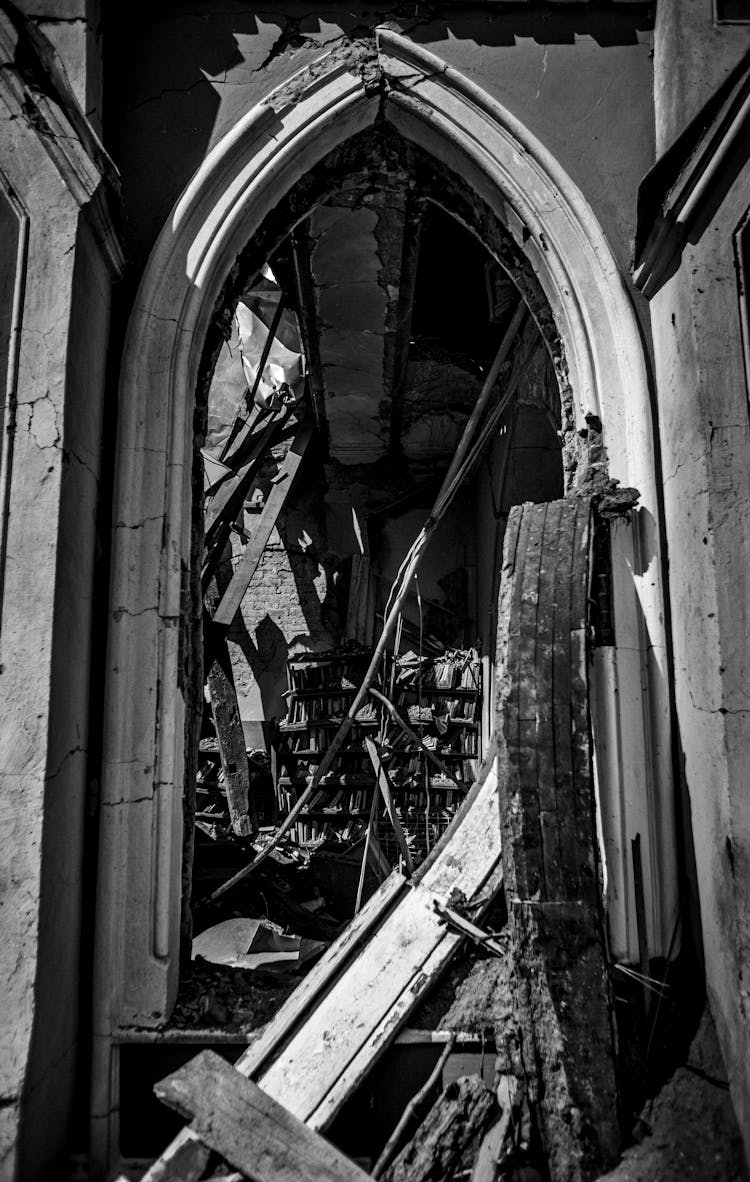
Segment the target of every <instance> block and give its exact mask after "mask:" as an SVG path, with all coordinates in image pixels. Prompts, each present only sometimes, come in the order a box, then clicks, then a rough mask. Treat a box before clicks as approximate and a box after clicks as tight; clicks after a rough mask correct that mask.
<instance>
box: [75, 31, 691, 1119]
mask: <svg viewBox="0 0 750 1182" xmlns="http://www.w3.org/2000/svg"><path fill="white" fill-rule="evenodd" d="M383 120H384V121H385V122H386V123H388V124H390V125H391V126H392V127H393V128H395V129H396V131H397V132H398V133H399V134H400V135H401V136H402V137H404V138H405V139H406V140H408V141H411V142H413V143H414V144H416V145H417V146H418V147H419V149H420V150H422V151H425V152H427V153H429V154H431V155H432V156H433V157H435V158H436V159H437V160H438V161H440V162H441V163H442V165H443V166H444V167H445V168H447V169H449V170H451V171H452V172H453V173H456V174H458V175H459V176H461V177H462V178H463V181H464V182H465V184H466V185H467V186H469V187H470V189H471V190H472V191H473V192H474V193H475V194H476V195H477V198H478V199H479V200H480V201H481V202H483V203H484V205H485V206H486V207H487V208H488V209H489V210H490V211H491V212H492V215H493V216H494V218H496V219H497V221H498V222H499V223H501V224H502V226H503V227H505V229H506V231H507V235H508V238H509V241H512V243H513V244H514V248H515V250H516V251H517V252H518V256H519V258H521V259H523V260H525V264H526V265H527V266H528V268H529V271H530V272H532V273H533V275H534V276H535V277H536V279H535V281H536V282H537V283H538V286H539V289H540V291H541V293H542V294H543V297H544V300H545V301H546V306H547V307H548V309H549V312H550V314H551V317H552V320H553V321H554V325H555V328H556V332H557V334H558V337H559V342H560V347H561V351H562V361H561V364H564V366H565V368H566V373H567V380H568V382H569V385H570V389H571V390H572V392H573V408H574V417H575V428H576V429H577V431H578V432H579V433H580V434H581V435H585V434H586V433H588V432H591V433H594V434H596V435H597V438H598V432H599V429H600V428H601V431H602V442H603V446H604V448H606V456H607V464H608V475H609V476H610V477H612V478H614V479H616V480H618V481H619V482H620V483H621V484H622V485H626V486H630V487H635V488H637V489H638V491H639V493H640V508H639V509H638V510H637V511H636V512H635V513H634V514H633V515H632V519H631V521H630V522H629V523H627V522H621V523H618V525H617V526H616V528H615V530H614V570H613V580H614V605H615V613H616V616H617V620H618V641H617V653H616V654H612V655H610V656H609V657H608V658H606V659H603V660H602V662H601V667H600V668H599V669H598V670H597V671H596V675H597V679H598V683H599V685H600V687H601V708H600V709H599V710H597V711H596V712H595V718H594V727H595V738H596V741H597V748H598V752H597V760H598V776H599V787H600V795H601V796H602V798H606V802H604V800H603V806H602V816H603V828H604V832H603V840H604V846H605V850H606V852H607V874H608V877H609V881H610V885H612V884H614V888H615V889H614V891H613V892H612V897H613V899H614V898H615V897H617V899H618V902H617V904H616V905H615V904H614V903H613V906H612V908H611V914H610V925H611V928H612V932H613V938H614V944H615V948H616V950H617V951H618V953H619V954H622V955H627V954H628V951H629V950H630V952H631V953H632V952H633V950H634V949H636V948H637V938H636V933H635V931H634V926H633V921H632V919H631V914H632V909H631V908H630V907H629V905H628V904H629V899H630V897H631V896H632V889H633V888H632V883H631V881H630V874H629V857H630V853H629V847H628V846H627V843H626V841H625V835H626V834H627V833H628V832H631V831H638V832H640V833H641V842H642V849H643V857H644V865H645V867H646V870H645V873H646V876H647V878H648V882H649V887H648V892H649V893H648V900H649V912H648V916H647V921H648V925H649V939H650V943H651V947H652V948H653V949H654V950H656V949H659V948H664V947H665V945H666V943H667V942H668V939H669V934H670V932H671V929H672V925H673V915H674V909H675V898H674V892H673V889H672V887H671V885H670V884H671V883H672V881H673V879H674V875H673V874H671V873H670V871H669V867H670V866H671V865H672V863H673V860H674V852H673V850H672V845H671V843H672V840H673V839H672V837H671V832H672V829H671V826H670V818H671V815H672V812H671V810H672V792H671V768H670V741H669V705H668V695H667V688H666V652H665V638H664V612H663V597H662V586H661V569H660V558H659V541H658V525H657V522H658V510H657V493H656V481H655V469H654V459H653V440H652V433H651V412H650V405H649V389H648V378H647V371H646V365H645V360H644V356H643V349H642V345H641V341H640V337H639V333H638V329H637V324H636V319H635V316H634V313H633V309H632V307H631V304H630V299H629V295H628V292H627V290H626V288H625V284H624V280H623V278H622V275H621V273H620V271H619V268H618V266H617V264H616V262H615V260H614V257H613V255H612V252H611V250H610V248H609V246H608V244H607V242H606V240H605V237H604V234H603V232H602V230H601V228H600V226H599V224H598V222H597V221H596V218H595V217H594V215H593V213H592V211H591V209H590V208H589V206H588V204H587V202H586V200H585V198H584V197H583V196H582V194H581V192H580V191H579V190H578V188H577V187H576V186H575V185H574V184H573V183H572V181H571V180H570V179H569V177H568V176H567V175H566V174H565V172H564V171H563V170H562V169H561V168H560V166H559V165H558V163H557V162H556V161H555V160H554V158H553V157H552V156H551V155H550V153H549V152H548V151H547V150H546V149H545V147H544V146H543V144H541V143H540V141H539V140H538V139H537V138H536V137H534V136H533V135H532V134H531V132H530V131H529V130H528V129H527V128H525V127H523V126H522V125H520V124H519V122H518V121H517V120H516V119H515V118H514V117H513V116H512V115H511V114H510V113H509V112H508V111H507V110H506V109H504V108H503V107H502V105H501V104H500V103H498V102H497V101H496V100H495V99H493V98H491V97H490V96H488V95H487V94H486V93H485V92H484V91H482V90H481V89H480V88H479V87H477V86H476V85H475V84H474V83H472V82H471V81H470V80H468V79H467V78H466V77H464V76H463V75H462V74H460V73H459V72H458V71H456V70H454V69H452V68H450V67H447V66H446V65H445V64H444V63H443V62H441V61H440V60H439V59H438V58H437V57H435V56H434V55H433V54H431V53H429V52H427V51H425V50H423V49H421V48H420V47H418V46H417V45H415V44H414V43H412V42H410V41H409V40H408V39H407V38H405V37H403V36H401V35H399V34H397V33H394V32H392V31H390V30H388V29H380V30H379V31H378V32H377V35H376V38H375V40H374V41H373V42H367V43H365V42H357V43H353V44H352V45H351V46H349V47H347V48H346V49H344V50H342V49H336V50H334V51H333V52H331V53H329V54H328V55H326V56H324V57H322V58H321V59H320V60H319V61H317V62H316V63H315V64H314V65H313V66H311V67H306V68H305V69H304V70H303V71H301V72H300V73H299V74H297V75H295V76H293V77H292V78H291V79H289V80H287V81H286V82H285V83H284V84H283V85H281V86H280V87H279V88H278V89H277V90H275V91H274V92H273V93H271V94H270V95H268V97H267V98H266V99H265V100H264V101H263V102H262V103H260V104H259V105H258V106H256V107H255V108H253V110H251V111H249V112H248V113H247V114H246V115H245V116H244V117H243V118H242V119H241V120H240V121H239V122H238V123H237V125H236V126H235V127H234V128H233V129H232V130H231V131H230V132H229V133H228V134H227V135H225V136H224V138H223V139H222V140H221V141H220V142H219V143H218V144H217V145H216V147H215V148H214V149H213V150H212V151H211V152H210V154H209V155H208V156H207V157H206V159H205V161H204V163H203V165H202V167H201V168H200V170H199V171H198V172H197V174H196V175H195V177H194V178H193V180H192V181H191V183H190V184H189V186H188V187H187V189H186V190H185V192H184V193H183V195H182V197H181V198H180V200H179V201H178V203H177V205H176V207H175V209H174V211H173V213H172V215H171V217H170V219H169V221H168V223H167V224H166V225H165V226H164V228H163V230H162V233H161V235H160V237H159V239H158V242H157V244H156V246H155V248H154V251H153V253H152V256H151V258H150V260H149V263H148V265H147V268H146V272H145V274H144V277H143V281H142V283H141V287H140V290H139V293H138V296H137V299H136V302H135V307H134V310H133V313H132V316H131V321H130V325H129V330H128V334H127V339H126V344H125V350H124V357H123V365H122V373H121V383H120V412H119V415H120V417H119V438H118V467H117V472H116V477H115V510H114V535H113V573H112V587H111V605H110V641H109V655H108V688H107V697H106V705H105V711H106V713H105V753H104V773H103V785H102V794H103V795H102V803H103V808H102V827H101V845H100V888H99V906H98V933H97V973H98V978H99V987H98V988H97V990H96V991H95V992H96V995H97V996H99V997H100V998H101V999H102V1001H101V1003H100V1006H99V1009H98V1012H97V1015H96V1030H95V1033H96V1035H97V1039H96V1046H97V1048H98V1057H97V1060H96V1063H95V1068H94V1077H95V1090H96V1091H97V1094H96V1095H95V1097H94V1103H95V1108H96V1110H97V1111H101V1112H106V1111H108V1106H107V1098H106V1092H107V1088H108V1086H109V1084H108V1082H107V1081H109V1080H110V1079H111V1067H110V1060H109V1055H110V1049H111V1043H112V1039H113V1037H114V1034H115V1032H116V1031H117V1029H118V1028H120V1027H122V1026H125V1025H134V1024H135V1025H155V1024H158V1023H159V1022H160V1021H162V1020H163V1019H164V1016H165V1015H166V1014H167V1013H168V1012H169V1009H170V1006H171V1004H172V1002H173V999H174V996H175V992H176V986H177V961H178V955H177V953H178V942H179V915H180V878H181V874H180V867H181V855H182V851H181V834H182V817H181V808H182V803H181V798H182V783H183V776H184V759H185V738H184V736H185V718H186V709H187V708H189V692H188V686H187V684H186V678H185V668H186V660H187V654H186V651H185V643H184V641H185V634H184V629H183V619H184V614H185V605H186V598H187V596H188V593H189V572H190V565H191V540H192V508H191V506H192V504H193V498H192V487H191V481H192V456H193V398H194V395H193V392H194V391H195V389H196V384H197V382H198V380H199V375H200V372H201V363H202V356H203V349H204V343H205V340H206V337H207V334H208V332H209V329H210V326H211V320H212V317H213V315H214V312H215V309H216V307H217V302H218V301H219V299H220V295H221V292H222V290H223V289H224V287H225V285H226V284H227V282H228V279H229V277H230V275H231V272H232V268H233V267H234V266H235V264H236V260H237V259H238V257H239V256H240V254H241V252H242V250H243V248H244V247H245V246H246V244H247V243H248V242H249V241H251V240H252V238H253V236H254V235H255V234H256V233H257V232H258V230H259V228H260V227H261V226H262V225H263V223H264V219H266V218H267V217H268V216H269V214H270V213H271V212H272V211H273V210H274V209H275V208H276V207H277V206H278V204H279V202H280V201H282V199H283V198H284V197H285V195H286V194H288V193H289V192H290V191H291V189H292V188H293V186H295V185H296V184H297V183H298V182H299V181H300V180H301V178H303V177H304V176H305V175H306V174H307V173H308V172H309V171H310V170H311V169H312V168H314V167H315V166H316V165H317V164H318V163H319V162H320V161H321V160H323V158H324V157H325V156H326V155H328V154H330V153H331V152H332V151H333V150H335V149H336V148H337V147H339V146H340V145H342V144H344V143H345V142H346V141H347V140H349V139H350V138H351V137H353V136H355V135H357V134H358V133H360V132H363V131H365V130H366V129H367V128H369V127H372V126H373V125H374V124H375V123H376V122H377V121H383ZM644 686H645V690H644ZM623 750H628V751H629V752H631V753H637V757H636V756H635V755H634V756H633V758H632V762H631V764H630V765H629V778H628V782H627V784H625V783H624V780H623V774H622V752H623ZM657 867H658V868H659V870H658V873H657ZM125 901H126V903H125ZM97 1081H98V1083H97Z"/></svg>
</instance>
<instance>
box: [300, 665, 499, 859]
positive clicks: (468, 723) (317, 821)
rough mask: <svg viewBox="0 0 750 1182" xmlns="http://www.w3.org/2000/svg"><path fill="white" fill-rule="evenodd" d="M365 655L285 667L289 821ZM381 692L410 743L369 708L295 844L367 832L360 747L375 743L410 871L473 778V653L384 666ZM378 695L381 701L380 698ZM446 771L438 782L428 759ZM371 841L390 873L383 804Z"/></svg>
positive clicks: (476, 687) (391, 850)
mask: <svg viewBox="0 0 750 1182" xmlns="http://www.w3.org/2000/svg"><path fill="white" fill-rule="evenodd" d="M370 655H371V654H370V652H369V650H367V649H362V648H354V647H350V648H345V649H341V650H336V651H334V652H329V653H319V654H313V653H311V654H303V655H302V656H299V657H295V658H294V659H293V660H291V661H289V663H288V680H289V689H288V691H287V695H286V696H287V702H288V706H289V713H288V716H287V718H286V719H285V720H284V721H283V722H282V723H280V725H279V741H278V751H279V763H280V764H281V765H283V767H284V770H285V773H286V774H285V775H282V776H281V777H280V778H279V781H278V798H279V808H280V811H281V813H282V815H283V814H285V813H288V812H289V810H290V809H291V807H292V806H293V804H294V803H295V801H296V800H297V799H298V797H299V795H300V793H301V792H302V791H303V790H304V788H306V787H307V785H308V784H309V783H310V781H311V779H312V777H313V776H314V774H315V772H316V770H317V768H318V765H319V763H320V760H321V759H322V757H323V755H324V753H325V751H326V750H327V748H328V745H329V743H330V742H331V740H332V738H333V736H334V735H335V733H336V731H337V729H338V728H339V726H340V725H341V722H342V720H343V718H344V717H345V715H346V713H347V711H348V709H349V705H350V703H351V700H352V697H353V696H354V694H355V693H356V690H357V688H358V686H359V684H360V682H361V680H362V677H363V675H364V673H365V670H366V668H367V665H368V663H369V660H370ZM384 678H385V680H384V686H387V687H389V688H390V687H392V689H390V692H389V694H388V696H389V699H390V700H391V701H392V702H393V704H394V706H395V707H396V710H397V712H398V714H399V716H400V718H401V719H402V720H403V722H404V723H405V724H406V725H407V726H408V728H410V730H411V732H412V735H409V734H407V733H406V730H405V729H404V728H402V727H401V726H399V725H398V724H397V723H396V722H394V720H393V719H392V718H391V716H390V715H389V714H388V712H387V711H386V710H385V709H384V707H383V706H382V705H381V704H380V703H379V702H377V701H376V700H375V699H374V698H373V699H371V700H370V701H369V702H368V703H366V704H365V705H364V706H363V708H362V709H361V710H360V712H359V714H358V715H357V719H356V721H355V722H354V724H353V725H352V729H351V732H350V734H349V736H348V739H347V742H346V744H345V746H344V747H343V748H342V750H341V751H340V752H339V753H338V755H337V758H336V761H335V763H334V766H333V768H332V769H331V771H330V772H329V773H328V774H327V775H326V776H325V777H324V778H323V779H322V780H321V781H320V783H319V785H318V787H317V790H316V792H314V793H313V795H312V797H311V799H310V801H309V803H308V806H307V807H306V808H305V810H304V811H303V813H302V814H301V816H300V819H299V821H298V822H297V825H296V829H295V831H296V836H297V840H298V841H300V842H302V843H307V842H318V841H320V840H323V839H325V838H330V839H332V840H334V841H339V842H345V841H350V842H354V841H357V840H358V839H359V838H361V836H362V835H363V834H364V832H365V829H366V827H367V823H368V818H369V814H370V808H371V804H372V793H373V791H376V790H377V785H376V777H375V772H374V769H373V766H372V762H371V760H370V757H369V755H368V752H367V749H366V746H365V739H366V737H367V736H369V737H370V738H371V739H373V740H374V742H375V744H376V746H377V749H378V752H379V754H380V757H381V760H382V764H383V767H384V768H385V770H386V772H387V774H388V779H389V781H390V785H391V789H392V794H393V799H394V804H395V808H396V811H397V813H398V817H399V820H400V821H401V825H402V828H403V830H404V833H405V835H406V840H407V843H408V845H409V849H410V852H411V854H412V857H413V859H414V862H415V864H419V862H420V861H422V860H423V859H424V858H425V857H426V855H427V854H428V853H429V851H430V849H431V848H432V846H433V845H434V844H435V842H436V841H437V840H438V838H439V837H440V835H441V834H442V833H443V832H444V830H445V829H446V828H447V826H448V825H449V824H450V822H451V820H452V819H453V816H454V815H455V813H456V810H457V809H458V807H459V805H460V804H461V801H462V800H463V798H464V796H465V794H466V792H467V791H468V789H469V787H470V786H471V784H472V783H473V782H474V779H475V778H476V775H477V771H478V767H479V761H480V753H481V733H480V722H479V719H480V718H481V664H480V660H479V656H478V654H477V653H476V651H475V650H473V649H472V650H468V651H463V650H461V651H459V650H456V651H453V652H449V653H445V654H444V655H443V656H441V657H437V658H432V657H430V658H426V657H423V658H421V659H420V658H418V657H416V656H415V654H413V653H408V654H406V655H405V656H402V657H399V658H397V659H396V661H395V667H394V662H393V661H390V662H388V663H386V665H385V666H384ZM382 688H383V687H381V692H382ZM423 747H427V748H429V749H430V750H431V751H432V752H433V753H434V755H436V756H437V757H438V759H439V760H440V761H441V762H442V764H443V765H444V769H445V770H444V772H442V773H441V772H440V771H439V770H438V769H437V768H436V767H435V766H434V764H433V763H432V762H431V761H430V760H429V759H428V758H427V756H426V755H425V752H424V749H423ZM376 818H377V823H378V831H377V836H378V840H379V843H380V847H381V849H382V850H383V852H384V853H385V855H386V857H387V859H388V861H389V863H390V864H391V865H396V864H397V862H398V858H399V853H400V850H399V846H398V843H397V841H396V838H395V835H394V833H393V830H392V826H391V823H390V821H389V819H388V817H387V815H386V812H385V807H384V804H383V802H380V804H379V805H378V808H377V810H376Z"/></svg>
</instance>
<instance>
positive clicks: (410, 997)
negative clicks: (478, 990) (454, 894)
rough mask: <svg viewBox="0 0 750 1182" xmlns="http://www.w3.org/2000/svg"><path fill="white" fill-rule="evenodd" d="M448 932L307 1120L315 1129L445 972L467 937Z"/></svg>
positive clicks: (332, 1113)
mask: <svg viewBox="0 0 750 1182" xmlns="http://www.w3.org/2000/svg"><path fill="white" fill-rule="evenodd" d="M443 930H444V932H445V935H444V936H443V938H442V940H440V941H439V943H437V944H436V945H435V947H434V949H433V951H432V952H431V953H430V955H429V956H428V957H427V960H426V961H425V962H424V964H423V965H422V966H421V969H420V971H419V973H418V974H416V975H415V976H413V977H412V978H411V980H410V981H409V984H408V985H407V986H406V988H405V989H404V990H403V991H402V992H401V993H400V994H399V996H398V997H397V998H396V999H395V1000H394V1001H393V1002H392V1004H391V1006H390V1007H389V1009H388V1012H387V1013H386V1014H385V1016H384V1017H383V1018H382V1019H381V1021H380V1022H379V1023H378V1024H377V1026H376V1027H375V1028H374V1030H373V1031H372V1032H371V1034H370V1037H369V1038H368V1040H367V1042H365V1043H364V1044H363V1046H362V1047H361V1049H360V1051H359V1052H358V1054H356V1055H355V1056H354V1057H353V1059H352V1060H351V1061H350V1062H349V1063H348V1064H347V1066H346V1069H345V1070H344V1071H343V1072H342V1073H341V1075H340V1076H339V1078H338V1079H337V1080H336V1082H335V1084H334V1085H333V1086H332V1088H331V1089H330V1091H329V1092H328V1093H327V1094H326V1095H325V1096H324V1097H323V1099H322V1100H321V1101H320V1103H319V1104H318V1106H317V1108H316V1109H315V1110H314V1111H313V1112H311V1113H310V1116H309V1117H308V1119H307V1123H308V1124H309V1126H310V1127H311V1128H313V1129H325V1128H327V1127H328V1125H329V1124H330V1123H331V1121H332V1120H333V1118H334V1117H335V1116H336V1114H337V1113H338V1112H339V1111H340V1110H341V1108H342V1106H343V1104H344V1103H345V1101H346V1100H347V1099H348V1097H349V1096H351V1095H352V1093H353V1092H354V1090H355V1089H356V1088H357V1087H358V1086H359V1085H360V1084H361V1083H362V1081H363V1080H364V1078H365V1076H366V1075H367V1074H368V1072H369V1071H371V1069H372V1067H373V1065H374V1064H375V1063H376V1062H377V1060H378V1059H379V1058H380V1056H381V1055H382V1053H383V1052H384V1051H385V1050H386V1049H387V1047H389V1046H390V1044H391V1042H392V1041H393V1039H394V1037H395V1036H396V1034H397V1033H398V1031H399V1030H400V1029H401V1027H402V1026H404V1025H405V1024H406V1022H408V1020H409V1016H410V1015H411V1013H412V1012H413V1010H414V1009H415V1007H416V1006H417V1005H418V1004H419V1002H420V1001H421V1000H422V998H423V997H424V994H425V991H426V989H427V988H429V986H430V985H432V983H433V981H435V979H436V978H437V977H438V976H439V974H440V973H441V972H442V971H443V969H444V968H445V966H446V965H447V964H448V962H449V961H450V959H451V957H452V956H453V954H454V953H455V952H456V951H457V950H458V948H459V945H460V944H461V941H462V939H463V937H462V936H461V935H458V934H457V933H456V932H453V931H446V930H445V928H444V929H443Z"/></svg>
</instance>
